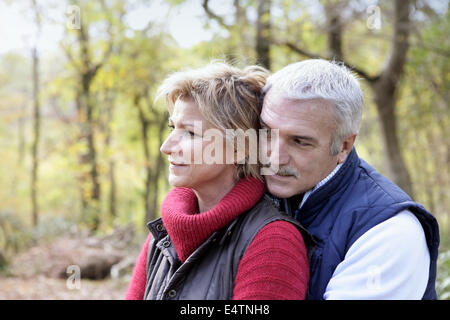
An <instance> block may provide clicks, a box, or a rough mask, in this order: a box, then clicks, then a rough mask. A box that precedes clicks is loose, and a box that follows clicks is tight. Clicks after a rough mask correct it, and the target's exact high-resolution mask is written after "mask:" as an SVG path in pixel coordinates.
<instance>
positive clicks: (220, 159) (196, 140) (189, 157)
mask: <svg viewBox="0 0 450 320" xmlns="http://www.w3.org/2000/svg"><path fill="white" fill-rule="evenodd" d="M169 127H171V129H172V132H171V133H170V135H169V136H168V137H167V139H166V140H165V141H164V143H163V144H162V145H161V149H160V150H161V152H162V153H164V154H166V155H167V156H168V160H169V163H170V165H169V183H170V184H171V185H172V186H174V187H187V188H191V189H194V190H199V189H202V188H214V187H217V188H220V187H221V186H223V185H224V184H226V183H229V182H230V181H233V180H234V175H235V170H236V169H235V166H234V165H233V164H227V163H226V161H225V155H226V152H227V150H228V149H229V148H228V149H227V144H226V143H225V139H224V137H223V134H221V133H220V131H219V130H217V129H214V127H213V126H212V125H211V123H210V122H209V121H207V120H206V119H205V117H204V116H203V115H202V114H201V113H200V110H199V108H198V106H197V104H196V103H195V102H194V100H192V99H186V100H181V99H178V100H177V101H176V103H175V105H174V109H173V112H172V114H171V116H170V118H169ZM211 132H213V133H216V134H220V137H218V136H217V135H214V137H213V138H212V139H210V138H206V135H208V136H209V137H210V133H211ZM205 151H207V152H205ZM228 152H229V150H228ZM222 155H223V156H222ZM211 156H213V158H214V159H211ZM212 160H216V161H213V162H214V163H212ZM219 190H220V189H219Z"/></svg>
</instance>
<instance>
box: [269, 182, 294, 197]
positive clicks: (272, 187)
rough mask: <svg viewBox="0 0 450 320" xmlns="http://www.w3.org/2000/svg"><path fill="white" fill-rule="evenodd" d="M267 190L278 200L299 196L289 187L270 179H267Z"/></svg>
mask: <svg viewBox="0 0 450 320" xmlns="http://www.w3.org/2000/svg"><path fill="white" fill-rule="evenodd" d="M266 181H267V189H268V190H269V192H270V193H271V194H272V195H274V196H275V197H278V198H290V197H292V196H293V195H295V194H297V193H296V191H295V190H291V188H289V186H286V185H284V186H283V185H280V184H278V183H274V182H271V181H270V179H267V178H266Z"/></svg>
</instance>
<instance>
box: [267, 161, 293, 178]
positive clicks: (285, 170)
mask: <svg viewBox="0 0 450 320" xmlns="http://www.w3.org/2000/svg"><path fill="white" fill-rule="evenodd" d="M270 166H271V163H270V162H269V163H268V164H266V165H263V167H267V168H268V167H270ZM272 174H277V175H280V176H294V177H295V178H298V177H300V174H299V173H298V171H297V169H295V168H290V167H281V168H279V169H278V171H276V172H273V173H272Z"/></svg>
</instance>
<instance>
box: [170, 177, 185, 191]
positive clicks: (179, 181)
mask: <svg viewBox="0 0 450 320" xmlns="http://www.w3.org/2000/svg"><path fill="white" fill-rule="evenodd" d="M169 184H170V185H171V186H172V187H185V188H189V182H188V181H187V179H185V178H183V177H177V176H175V177H174V176H172V175H169Z"/></svg>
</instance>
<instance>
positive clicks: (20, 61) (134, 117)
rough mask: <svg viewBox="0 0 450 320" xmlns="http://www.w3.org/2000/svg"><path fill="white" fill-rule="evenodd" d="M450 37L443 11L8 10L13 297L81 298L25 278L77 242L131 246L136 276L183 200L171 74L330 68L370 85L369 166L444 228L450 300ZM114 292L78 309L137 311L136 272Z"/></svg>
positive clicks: (105, 3) (4, 245) (2, 199)
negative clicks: (62, 245)
mask: <svg viewBox="0 0 450 320" xmlns="http://www.w3.org/2000/svg"><path fill="white" fill-rule="evenodd" d="M449 31H450V13H449V2H448V1H439V0H396V1H386V0H385V1H374V0H370V1H369V0H351V1H343V0H329V1H325V0H314V1H301V0H298V1H294V0H260V1H257V0H227V1H218V0H210V1H209V0H155V1H143V0H134V1H131V0H130V1H125V0H101V1H83V0H80V1H57V0H47V1H44V0H20V1H10V0H0V37H1V39H2V41H1V43H0V151H1V157H0V282H1V281H3V285H1V284H0V298H2V297H3V298H11V297H12V298H17V297H18V298H51V297H55V298H60V297H61V291H64V290H66V291H67V290H69V289H70V288H69V289H68V285H67V283H66V285H65V286H64V285H63V284H62V283H64V280H61V279H59V280H48V279H49V278H47V277H48V276H49V275H48V274H46V275H45V276H43V277H44V278H40V277H41V275H42V273H43V270H42V268H41V269H39V268H37V267H36V266H34V267H32V265H33V264H32V263H30V264H29V265H28V267H27V268H34V269H36V270H33V271H32V272H31V273H30V272H29V270H28V271H26V272H18V271H17V269H18V265H20V264H22V265H23V261H28V262H30V261H31V260H32V259H31V258H30V256H33V254H31V253H30V252H31V251H30V250H35V251H36V250H38V249H37V248H40V250H44V249H42V248H43V247H42V246H44V247H45V248H47V250H50V251H51V253H52V254H54V251H55V250H56V249H55V248H54V247H50V246H51V244H52V243H53V244H54V243H56V242H57V241H58V239H63V238H64V237H68V236H69V235H70V236H71V237H72V239H73V238H77V237H78V238H84V239H87V238H89V239H97V240H98V241H99V243H101V245H100V244H99V246H104V245H105V244H104V242H105V241H107V239H109V238H108V237H112V236H113V235H115V234H117V232H116V231H117V230H119V231H120V230H121V232H122V233H121V235H122V238H121V239H122V240H123V238H124V234H125V233H126V232H129V233H130V234H132V237H128V238H127V237H125V238H127V244H128V245H130V246H132V247H133V248H134V249H133V250H131V249H130V250H127V252H128V256H129V257H128V261H134V259H135V258H136V254H137V252H138V251H139V250H138V249H139V246H140V244H141V243H142V242H143V241H144V239H145V237H146V235H147V230H146V227H145V225H146V222H148V221H150V220H152V219H154V218H156V217H158V216H159V205H160V202H161V199H162V198H163V197H164V195H165V194H166V193H167V192H168V190H169V189H170V186H169V185H168V183H167V175H168V171H167V159H166V158H165V157H164V156H163V155H162V154H161V153H160V152H159V146H160V145H161V143H162V141H163V140H164V139H165V138H166V136H167V134H168V126H167V112H166V111H165V108H164V105H163V104H162V103H163V101H160V102H157V103H155V102H154V96H155V91H156V89H157V87H158V86H159V84H161V82H162V80H163V79H164V78H165V77H166V76H167V75H169V74H170V73H172V72H174V71H178V70H181V69H185V68H195V67H200V66H203V65H205V64H207V63H208V62H209V61H211V60H214V59H220V60H224V61H228V62H230V63H233V64H235V65H236V66H239V67H243V66H246V65H250V64H259V65H262V66H264V67H266V68H268V69H270V70H271V71H272V72H275V71H277V70H279V69H280V68H282V67H283V66H285V65H287V64H289V63H292V62H295V61H300V60H304V59H308V58H325V59H334V60H337V61H343V62H344V63H345V64H346V65H347V66H349V67H350V68H351V69H352V70H353V71H354V72H355V73H356V74H357V75H358V77H359V78H360V80H361V85H362V88H363V91H364V96H365V110H364V113H363V122H362V125H361V131H360V134H359V136H358V138H357V141H356V148H357V151H358V153H359V155H360V156H361V157H362V158H364V159H365V160H366V161H368V162H369V163H370V164H371V165H373V166H374V167H375V168H376V169H377V170H378V171H380V172H381V173H383V174H384V175H386V176H387V177H389V178H390V179H391V180H393V181H395V182H396V183H397V184H398V185H399V186H401V187H402V188H403V189H404V190H405V191H406V192H407V193H408V194H410V195H411V196H412V197H413V198H414V199H415V200H416V201H418V202H420V203H421V204H423V205H424V206H425V207H426V208H427V209H429V210H430V211H431V212H432V213H433V214H434V215H435V216H436V218H437V219H438V221H439V224H440V234H441V246H440V256H439V272H438V285H437V289H438V294H439V297H440V298H441V299H449V298H450V209H449V208H450V138H449V137H450V106H449V101H450V90H449V89H450V72H449V71H450V64H449V59H450V38H449V37H448V33H449ZM124 230H125V231H124ZM119 233H120V232H119ZM64 239H65V240H64V241H68V240H67V239H66V238H64ZM99 239H100V240H99ZM102 241H103V242H102ZM66 243H67V242H66ZM39 246H41V247H39ZM49 248H50V249H49ZM103 249H104V248H103ZM122 249H123V248H122ZM66 250H67V249H66ZM103 251H104V250H103ZM37 252H38V251H37ZM26 254H28V256H26ZM24 255H25V256H24ZM38 256H41V258H38ZM43 256H45V255H42V252H41V254H40V255H39V254H37V253H36V252H35V253H34V256H33V257H35V260H36V259H37V260H39V259H43V258H42V257H43ZM52 257H55V256H52ZM56 257H58V256H57V255H56ZM123 258H124V256H121V257H120V258H118V259H117V261H113V262H111V263H109V264H108V266H109V268H111V266H113V265H117V263H118V262H120V261H122V262H123V261H124V259H123ZM27 259H28V260H27ZM30 259H31V260H30ZM50 260H51V259H50ZM55 260H58V258H55ZM73 261H74V262H73ZM40 263H41V262H36V261H35V264H36V265H39V264H40ZM72 263H75V264H77V258H76V257H75V258H72ZM131 265H132V263H129V264H128V269H127V270H128V271H129V270H130V266H131ZM49 268H50V267H49ZM40 274H41V275H40ZM65 276H66V277H67V274H66V275H65ZM105 277H106V278H105ZM56 278H58V277H56ZM59 278H63V277H61V274H59ZM94 278H95V277H94ZM100 278H102V279H109V280H102V281H109V282H107V284H108V285H109V287H108V286H106V287H108V288H109V289H111V288H114V290H116V291H117V294H116V295H108V294H106V293H105V290H103V291H99V292H98V294H95V295H92V292H94V291H95V290H96V288H97V287H98V286H99V285H98V283H101V282H99V281H98V280H97V282H96V281H92V282H87V283H88V284H89V285H87V286H85V288H86V289H85V291H83V290H81V291H80V290H78V291H79V292H82V294H81V295H77V294H72V293H71V294H69V295H68V297H69V298H98V299H104V298H120V297H123V294H124V290H125V288H126V283H127V280H129V272H128V277H123V279H122V280H121V282H120V281H119V280H118V279H119V278H118V277H112V278H111V277H110V275H109V273H107V274H106V275H105V276H102V277H100ZM36 279H41V281H37V282H33V281H35V280H36ZM27 281H28V282H27ZM30 281H31V282H30ZM58 281H59V282H58ZM61 281H63V282H61ZM18 283H19V284H20V285H22V287H23V286H25V287H26V288H25V289H23V290H22V291H20V290H19V289H17V285H18ZM117 283H119V284H118V285H116V284H117ZM20 285H19V286H20ZM39 286H45V288H46V290H47V291H46V290H42V287H41V289H40V292H41V294H40V295H39V294H38V293H36V292H37V291H38V290H37V289H36V288H38V287H39ZM103 286H104V285H103ZM104 287H105V286H104ZM3 288H5V289H3ZM6 288H14V289H11V290H15V292H16V294H15V295H14V294H11V293H9V294H7V293H6V291H7V290H6ZM18 290H19V291H20V292H19V293H17V292H18ZM111 290H112V289H111ZM42 292H47V296H45V294H44V293H42ZM64 297H66V296H64Z"/></svg>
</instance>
